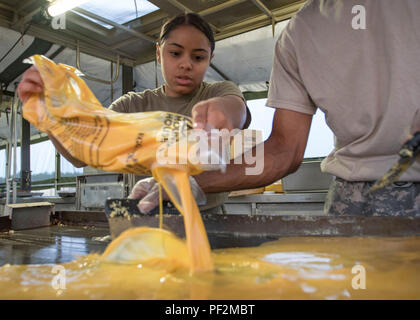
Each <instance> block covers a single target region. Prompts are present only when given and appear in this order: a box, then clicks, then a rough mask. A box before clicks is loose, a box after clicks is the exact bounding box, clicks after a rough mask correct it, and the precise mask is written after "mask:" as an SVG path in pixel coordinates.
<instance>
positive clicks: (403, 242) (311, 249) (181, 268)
mask: <svg viewBox="0 0 420 320" xmlns="http://www.w3.org/2000/svg"><path fill="white" fill-rule="evenodd" d="M32 59H33V62H34V64H35V66H36V67H37V69H38V70H39V72H40V73H41V76H42V79H43V81H44V84H45V91H44V93H43V94H37V95H34V96H33V97H31V98H30V99H29V100H28V101H27V103H26V104H25V105H24V106H23V116H24V117H25V118H26V119H27V120H28V121H30V122H31V123H32V124H33V125H35V126H36V127H37V128H38V129H39V130H41V131H43V132H47V133H48V134H51V135H53V136H54V137H55V138H56V139H57V140H59V141H60V143H62V144H63V146H65V147H66V149H67V150H68V151H69V152H70V153H71V155H72V156H74V157H75V158H77V159H80V160H81V161H83V162H85V163H86V164H88V165H89V166H92V167H95V168H99V169H101V170H108V171H114V172H115V171H117V172H127V173H136V174H144V173H150V171H152V172H151V173H152V174H153V176H154V177H155V179H156V180H157V181H158V182H159V183H160V184H161V185H162V186H163V187H164V188H165V190H166V191H167V192H168V194H169V196H170V198H171V200H172V202H173V203H174V204H175V206H176V207H177V209H178V210H179V211H180V212H182V214H183V218H184V224H185V231H186V240H183V239H180V238H178V237H177V236H175V235H174V234H173V233H171V232H169V231H166V230H164V229H158V228H148V227H141V228H135V229H130V230H127V231H125V232H124V233H122V234H121V235H120V236H119V237H118V238H116V239H114V240H113V241H112V242H111V243H110V244H109V245H108V247H107V248H106V250H105V251H104V253H103V254H98V253H93V254H89V255H86V256H82V257H75V260H74V261H71V262H69V263H64V264H61V265H59V267H60V268H59V269H58V270H59V271H60V270H61V271H60V272H62V273H61V274H60V273H58V274H57V272H53V270H54V268H55V267H57V266H55V265H47V264H46V265H3V266H2V267H0V298H1V299H352V298H354V299H418V298H419V297H420V289H419V288H420V285H419V284H420V276H419V275H418V272H417V271H418V270H419V269H420V257H419V252H420V237H407V238H356V237H353V238H340V237H336V238H326V237H300V238H292V237H288V238H283V239H280V240H278V241H274V242H270V243H265V244H263V245H261V246H259V247H253V248H231V249H218V250H213V252H212V251H211V250H210V245H209V242H208V238H207V234H206V231H205V228H204V225H203V222H202V219H201V216H200V212H199V210H198V207H197V205H196V203H195V200H194V197H193V196H192V194H191V189H190V186H189V180H188V176H189V175H193V174H198V173H200V172H201V168H200V167H199V166H198V165H194V164H192V163H189V162H188V161H186V165H183V166H177V167H175V168H174V167H170V166H168V167H153V164H154V162H155V158H154V157H155V154H156V151H157V150H158V149H159V148H162V146H164V144H165V141H162V140H159V139H157V138H156V137H157V134H158V132H159V131H160V130H161V128H162V122H163V120H164V119H165V117H167V116H168V114H170V113H165V112H151V113H138V114H119V113H115V112H112V111H110V110H107V109H105V108H103V107H102V106H101V105H100V103H99V102H98V101H97V99H96V98H95V97H94V95H93V94H92V92H91V91H90V90H89V88H88V87H87V86H86V84H85V83H84V82H83V81H82V80H81V79H80V78H79V77H78V76H77V75H76V74H75V69H74V68H72V67H69V66H65V65H56V64H55V63H54V62H52V61H50V60H48V59H47V58H44V57H42V56H33V57H32ZM187 120H188V119H187ZM122 136H124V137H125V139H121V137H122ZM115 137H117V138H115ZM139 137H141V139H139ZM190 147H191V145H188V148H190ZM183 156H185V155H183V154H179V157H183ZM184 160H185V159H184ZM173 184H174V185H176V190H174V189H171V188H170V187H169V185H173ZM59 276H61V278H60V277H59Z"/></svg>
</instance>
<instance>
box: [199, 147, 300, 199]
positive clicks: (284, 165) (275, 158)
mask: <svg viewBox="0 0 420 320" xmlns="http://www.w3.org/2000/svg"><path fill="white" fill-rule="evenodd" d="M264 149H265V152H262V153H261V152H258V151H256V148H255V147H254V149H253V150H252V152H253V154H254V155H256V157H254V158H255V163H252V164H247V163H246V161H245V157H246V156H245V155H246V154H245V155H243V157H242V162H241V164H234V163H233V160H232V161H231V164H229V165H228V166H227V169H226V172H225V173H221V172H219V171H218V172H214V171H208V172H204V173H202V174H200V175H198V176H195V178H196V180H197V182H198V184H199V185H200V187H201V188H202V189H203V191H204V192H207V193H211V192H224V191H234V190H243V189H251V188H258V187H263V186H266V185H269V184H271V183H273V182H275V181H277V180H279V179H281V178H283V177H284V176H286V175H288V174H290V173H293V172H294V171H296V170H297V168H298V167H299V165H300V163H301V161H302V156H301V155H299V154H296V153H294V151H293V150H290V149H289V148H283V149H282V148H281V147H280V146H278V145H276V144H275V142H270V141H267V142H265V143H264ZM249 152H251V150H250V151H248V153H249ZM259 165H262V166H263V167H262V171H261V173H259V174H255V175H253V174H249V173H248V174H247V171H248V172H252V171H254V172H255V171H256V170H255V169H256V167H257V166H259Z"/></svg>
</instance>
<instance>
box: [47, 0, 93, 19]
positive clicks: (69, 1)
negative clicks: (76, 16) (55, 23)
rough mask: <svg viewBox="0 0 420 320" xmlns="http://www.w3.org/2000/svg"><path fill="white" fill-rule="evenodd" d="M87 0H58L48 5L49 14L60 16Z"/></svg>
mask: <svg viewBox="0 0 420 320" xmlns="http://www.w3.org/2000/svg"><path fill="white" fill-rule="evenodd" d="M86 1H87V0H56V1H53V2H52V3H51V4H50V6H49V7H48V14H49V15H50V16H52V17H55V16H58V15H60V14H62V13H64V12H66V11H68V10H71V9H73V8H74V7H77V6H79V5H81V4H82V3H84V2H86Z"/></svg>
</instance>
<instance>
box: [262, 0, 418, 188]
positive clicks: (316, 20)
mask: <svg viewBox="0 0 420 320" xmlns="http://www.w3.org/2000/svg"><path fill="white" fill-rule="evenodd" d="M358 5H359V6H360V5H361V6H362V7H357V6H358ZM364 13H365V15H364ZM419 15H420V1H419V0H405V1H392V0H380V1H379V0H377V1H375V0H334V1H328V0H324V1H323V0H318V1H308V2H307V3H306V5H305V6H304V7H303V8H302V9H301V10H300V11H299V12H298V13H297V14H296V15H295V16H294V17H293V18H292V19H291V20H290V22H289V24H288V25H287V26H286V28H285V29H284V31H283V32H282V34H281V35H280V37H279V39H278V41H277V43H276V46H275V57H274V64H273V70H272V74H271V82H270V89H269V94H268V100H267V106H272V107H275V108H283V109H289V110H293V111H297V112H301V113H306V114H313V113H315V111H316V108H317V107H318V108H320V109H321V110H322V111H323V112H324V113H325V115H326V121H327V124H328V126H329V127H330V128H331V129H332V131H333V132H334V134H335V149H334V150H333V151H332V152H331V154H330V155H329V156H328V157H327V158H326V159H324V161H323V162H322V165H321V168H322V170H323V171H325V172H329V173H331V174H333V175H336V176H339V177H341V178H343V179H345V180H349V181H369V180H376V179H378V178H380V177H381V176H382V175H383V174H384V173H385V172H386V171H387V170H388V169H389V168H390V167H391V166H392V165H393V164H394V162H395V161H397V160H398V156H397V153H398V151H399V149H400V147H401V145H402V144H403V142H404V141H405V140H406V139H407V136H408V134H409V129H410V126H411V123H412V120H413V116H414V114H415V112H416V110H418V109H420V19H419V18H418V17H419ZM364 16H365V19H363V18H364ZM360 19H362V20H360ZM364 22H366V24H365V26H366V28H365V29H357V28H358V27H362V28H363V23H364ZM353 27H355V28H353ZM400 181H420V165H419V164H418V163H416V164H414V165H413V166H412V167H411V168H410V169H409V170H407V172H406V173H405V174H403V175H402V176H401V177H400Z"/></svg>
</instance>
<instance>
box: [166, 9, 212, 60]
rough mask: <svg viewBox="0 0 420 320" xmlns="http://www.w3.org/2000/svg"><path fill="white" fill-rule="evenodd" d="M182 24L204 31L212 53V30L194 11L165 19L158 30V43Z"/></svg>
mask: <svg viewBox="0 0 420 320" xmlns="http://www.w3.org/2000/svg"><path fill="white" fill-rule="evenodd" d="M182 25H190V26H193V27H195V28H197V29H198V30H200V31H201V32H202V33H204V35H205V36H206V37H207V39H209V42H210V49H211V53H213V51H214V47H215V42H214V36H213V31H212V30H211V28H210V26H209V24H208V23H207V22H206V21H205V20H204V19H203V18H202V17H201V16H200V15H198V14H196V13H183V14H180V15H177V16H176V17H174V18H172V19H170V20H168V21H166V22H165V24H164V25H163V26H162V29H161V31H160V36H159V44H162V43H163V42H164V41H165V40H166V39H167V38H168V37H169V34H170V33H171V31H172V30H174V29H176V27H178V26H182Z"/></svg>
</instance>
